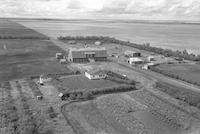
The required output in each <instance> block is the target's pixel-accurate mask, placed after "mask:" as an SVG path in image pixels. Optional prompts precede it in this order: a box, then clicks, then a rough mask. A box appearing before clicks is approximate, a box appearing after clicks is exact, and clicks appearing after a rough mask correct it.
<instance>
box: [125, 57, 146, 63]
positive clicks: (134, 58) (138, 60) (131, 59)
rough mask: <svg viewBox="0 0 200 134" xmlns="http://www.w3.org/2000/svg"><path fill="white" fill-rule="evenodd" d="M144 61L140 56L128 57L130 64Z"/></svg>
mask: <svg viewBox="0 0 200 134" xmlns="http://www.w3.org/2000/svg"><path fill="white" fill-rule="evenodd" d="M143 62H144V61H143V60H142V59H140V58H138V57H131V58H129V59H128V63H129V64H142V63H143Z"/></svg>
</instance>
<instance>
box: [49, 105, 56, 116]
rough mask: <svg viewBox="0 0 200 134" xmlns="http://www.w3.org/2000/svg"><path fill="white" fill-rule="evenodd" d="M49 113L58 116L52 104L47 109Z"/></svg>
mask: <svg viewBox="0 0 200 134" xmlns="http://www.w3.org/2000/svg"><path fill="white" fill-rule="evenodd" d="M47 114H49V117H50V118H55V117H57V113H55V111H54V109H53V107H52V106H50V107H49V108H48V110H47Z"/></svg>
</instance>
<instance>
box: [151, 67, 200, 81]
mask: <svg viewBox="0 0 200 134" xmlns="http://www.w3.org/2000/svg"><path fill="white" fill-rule="evenodd" d="M152 70H154V71H156V72H160V73H162V74H165V75H167V76H170V77H173V78H176V79H180V80H183V81H186V82H189V83H192V84H195V85H200V64H161V65H159V66H156V67H153V68H152Z"/></svg>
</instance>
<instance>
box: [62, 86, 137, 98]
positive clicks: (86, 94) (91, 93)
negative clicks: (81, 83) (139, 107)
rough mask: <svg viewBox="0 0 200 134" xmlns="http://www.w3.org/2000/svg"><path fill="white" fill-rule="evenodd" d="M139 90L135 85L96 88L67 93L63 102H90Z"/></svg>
mask: <svg viewBox="0 0 200 134" xmlns="http://www.w3.org/2000/svg"><path fill="white" fill-rule="evenodd" d="M134 90H137V88H136V87H135V86H134V85H127V84H121V85H117V86H112V87H105V88H95V89H89V90H76V91H72V92H68V93H65V94H64V95H63V96H62V97H61V99H62V100H89V99H92V98H94V97H95V96H98V95H103V94H111V93H119V92H128V91H134Z"/></svg>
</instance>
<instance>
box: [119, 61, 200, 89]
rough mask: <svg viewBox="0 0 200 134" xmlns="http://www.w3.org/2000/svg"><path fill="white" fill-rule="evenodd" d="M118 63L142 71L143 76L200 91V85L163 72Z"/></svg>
mask: <svg viewBox="0 0 200 134" xmlns="http://www.w3.org/2000/svg"><path fill="white" fill-rule="evenodd" d="M117 64H119V65H120V66H123V67H125V68H127V69H130V70H133V71H136V72H138V73H140V74H141V75H142V76H143V77H145V78H147V79H155V80H157V81H162V82H165V83H167V84H169V85H173V86H175V87H179V88H184V89H188V90H192V91H195V92H198V93H200V88H199V87H197V86H194V85H192V84H189V83H186V82H184V81H181V80H177V79H173V78H170V77H167V76H164V75H162V74H159V73H156V72H153V71H151V70H142V69H140V68H137V67H133V66H131V65H129V64H126V63H120V62H117Z"/></svg>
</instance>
